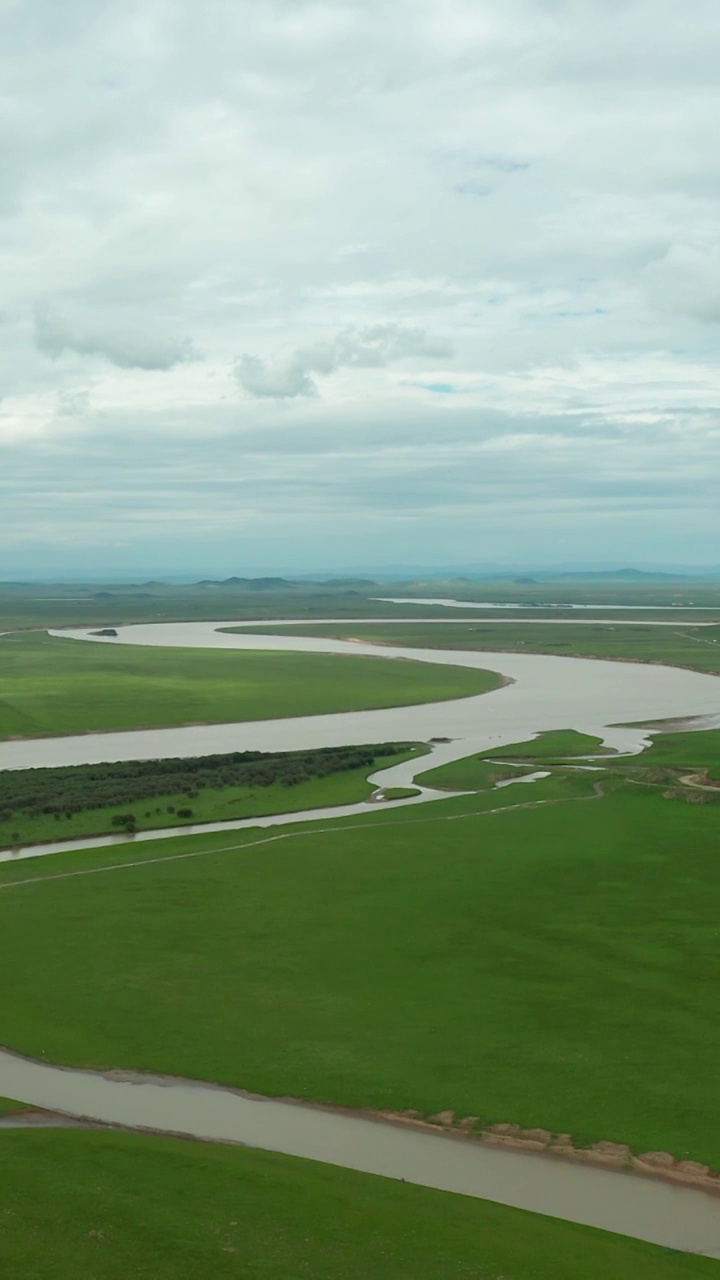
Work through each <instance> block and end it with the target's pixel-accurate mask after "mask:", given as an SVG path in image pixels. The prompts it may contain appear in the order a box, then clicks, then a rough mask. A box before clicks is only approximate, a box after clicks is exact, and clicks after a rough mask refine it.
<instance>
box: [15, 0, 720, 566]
mask: <svg viewBox="0 0 720 1280" xmlns="http://www.w3.org/2000/svg"><path fill="white" fill-rule="evenodd" d="M719 66H720V7H719V6H718V4H717V0H692V3H691V4H689V5H683V4H680V3H678V0H502V3H498V0H349V2H348V3H343V2H342V0H323V2H321V3H307V2H306V0H203V3H202V4H198V3H197V0H192V2H191V0H142V3H141V4H133V3H132V2H131V0H130V2H128V3H125V4H121V5H118V4H109V3H107V4H106V3H104V2H103V0H63V3H62V4H61V3H58V0H0V121H1V124H0V127H1V128H2V134H3V136H2V151H3V169H2V179H1V185H0V255H1V278H2V294H1V296H0V326H1V333H2V343H1V346H0V350H1V352H2V355H1V367H0V529H1V532H2V541H1V545H0V576H3V577H17V576H22V575H23V574H30V573H34V574H38V573H40V574H42V573H44V572H47V573H51V574H53V575H55V576H57V575H58V574H62V573H64V572H67V573H68V574H69V575H71V574H72V573H73V572H78V573H79V572H104V571H106V570H107V571H108V572H113V573H120V572H123V571H128V572H131V573H133V574H134V573H136V572H137V571H139V570H141V569H142V570H146V571H147V572H148V573H149V574H150V573H152V574H157V573H159V572H168V573H172V572H176V573H182V572H184V571H187V572H190V573H194V572H198V573H206V572H214V571H217V572H219V573H232V572H237V573H243V572H248V571H249V572H252V571H258V572H264V571H270V570H277V571H282V570H289V571H292V570H296V571H298V570H299V571H301V570H302V569H323V568H330V569H332V568H341V567H343V566H346V565H377V566H381V565H382V564H383V563H387V562H392V563H393V564H398V563H403V562H405V563H413V564H419V563H428V564H433V563H434V564H442V563H448V562H451V563H455V564H458V563H463V564H472V563H484V564H486V563H491V562H497V561H502V562H514V563H518V564H529V563H533V564H537V565H540V564H551V563H553V562H560V561H563V562H567V561H580V560H585V561H603V562H610V561H614V562H617V563H636V564H642V563H649V562H656V563H657V562H662V561H665V562H677V563H681V562H692V563H703V562H707V563H719V562H720V539H719V536H718V535H719V533H720V514H719V511H720V462H719V451H718V442H719V439H720V427H719V417H718V413H719V406H720V396H719V392H720V372H719V366H718V338H719V336H720V242H719V228H720V207H719V205H720V146H718V120H720V77H719V76H718V67H719Z"/></svg>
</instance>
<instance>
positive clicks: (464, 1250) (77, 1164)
mask: <svg viewBox="0 0 720 1280" xmlns="http://www.w3.org/2000/svg"><path fill="white" fill-rule="evenodd" d="M0 1153H2V1157H3V1158H2V1159H1V1160H0V1200H1V1201H2V1205H3V1210H2V1221H3V1227H2V1244H1V1248H2V1256H3V1263H4V1266H5V1269H6V1272H7V1274H8V1275H9V1276H18V1277H20V1276H22V1277H24V1278H27V1280H64V1278H65V1276H67V1275H69V1274H72V1277H73V1280H98V1277H102V1280H128V1278H129V1277H133V1278H137V1280H198V1277H201V1276H202V1277H205V1276H207V1277H212V1280H237V1277H239V1276H248V1277H250V1276H252V1277H253V1280H296V1278H297V1280H299V1278H300V1277H308V1278H312V1280H368V1277H373V1280H467V1278H468V1277H473V1280H499V1278H500V1277H502V1280H577V1277H578V1276H582V1277H583V1280H608V1277H611V1276H612V1277H630V1276H632V1280H696V1278H697V1280H701V1278H702V1277H710V1276H713V1275H716V1274H717V1263H716V1262H713V1261H711V1260H709V1259H706V1258H699V1257H694V1256H692V1255H690V1254H684V1253H675V1252H671V1251H669V1250H666V1249H658V1248H656V1247H654V1246H653V1245H648V1244H643V1243H642V1242H641V1241H638V1240H631V1239H629V1238H627V1237H625V1236H618V1235H611V1234H609V1233H606V1232H603V1231H596V1230H593V1229H592V1228H590V1227H582V1226H576V1225H574V1224H572V1223H566V1222H560V1221H558V1220H557V1219H555V1218H548V1217H541V1216H540V1215H536V1214H530V1213H525V1212H523V1211H521V1210H518V1209H511V1208H506V1207H505V1206H503V1205H499V1204H492V1203H490V1202H488V1201H484V1200H474V1199H471V1198H469V1197H466V1196H460V1195H449V1194H446V1193H444V1192H440V1191H431V1190H427V1189H425V1188H423V1187H415V1186H412V1185H411V1184H408V1183H405V1184H403V1183H398V1182H394V1181H391V1180H389V1179H385V1178H377V1177H372V1176H370V1175H368V1174H360V1173H354V1172H352V1171H349V1170H346V1169H337V1168H333V1167H331V1166H329V1165H322V1164H317V1163H314V1162H312V1161H308V1160H294V1159H290V1158H288V1157H286V1156H279V1155H275V1154H273V1153H270V1152H264V1151H250V1150H245V1149H242V1148H238V1147H218V1146H215V1147H212V1146H203V1145H202V1144H200V1143H189V1142H181V1141H179V1140H177V1139H171V1138H158V1137H143V1136H140V1135H134V1134H121V1133H98V1132H95V1133H92V1132H91V1133H87V1132H78V1131H70V1132H62V1131H57V1130H56V1131H46V1132H31V1131H25V1132H18V1131H5V1132H1V1131H0ZM59 1169H60V1170H62V1177H58V1170H59ZM69 1259H72V1270H71V1271H69V1270H68V1261H69Z"/></svg>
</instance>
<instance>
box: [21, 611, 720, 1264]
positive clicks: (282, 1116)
mask: <svg viewBox="0 0 720 1280" xmlns="http://www.w3.org/2000/svg"><path fill="white" fill-rule="evenodd" d="M325 621H332V620H325ZM338 621H340V620H338ZM343 621H345V620H343ZM417 621H421V620H420V619H417ZM237 625H239V624H237V623H234V622H232V621H229V622H217V623H207V622H203V623H178V624H155V625H142V626H130V627H125V628H122V629H121V630H120V633H119V635H118V637H117V638H116V639H112V638H100V637H94V636H92V635H91V634H90V633H89V632H88V631H87V630H84V631H71V632H68V631H64V632H61V633H56V634H61V635H63V636H64V637H67V636H71V637H74V638H76V639H78V640H79V641H80V640H82V641H92V642H93V643H101V644H102V643H105V644H118V643H120V644H141V645H148V644H150V645H171V646H182V647H189V646H190V647H203V648H217V647H219V648H223V649H228V648H233V649H238V650H242V649H253V650H258V649H264V650H285V651H287V650H294V651H297V652H315V653H343V654H348V653H352V654H355V655H357V654H363V653H364V654H367V655H369V656H370V655H372V656H377V657H382V658H384V659H388V660H399V661H422V662H431V663H439V664H453V665H457V666H467V667H474V668H486V669H491V670H493V671H497V672H500V673H501V674H502V675H503V676H504V677H506V679H507V680H508V681H511V682H512V683H508V684H506V685H505V686H504V687H503V688H501V689H498V690H496V691H494V692H493V693H489V694H483V695H481V696H478V697H472V698H464V699H458V700H456V701H451V702H444V703H434V704H428V705H426V706H417V707H402V708H394V709H387V710H379V711H367V712H356V713H352V714H349V715H347V714H346V715H325V716H313V717H297V718H296V717H292V716H289V717H288V718H287V719H284V720H280V721H258V722H252V723H246V724H229V725H203V726H190V727H187V728H181V729H160V730H149V731H139V732H131V733H110V734H92V735H83V736H79V737H71V738H50V739H35V740H32V741H24V742H6V743H2V744H0V768H4V769H13V768H23V767H31V766H36V767H40V766H47V765H61V764H80V763H94V762H98V761H104V760H122V759H134V760H137V759H147V758H150V757H160V756H171V755H175V756H189V755H202V754H206V753H210V752H219V751H233V750H246V749H258V750H265V751H276V750H291V749H296V748H298V749H299V748H303V747H317V746H340V745H346V744H360V743H367V742H382V741H398V740H414V741H428V740H430V739H432V738H447V739H450V741H447V742H439V743H437V744H436V745H435V753H434V756H433V764H439V763H444V762H446V761H449V760H452V759H457V758H459V757H461V756H464V755H467V754H469V753H470V752H472V751H474V750H487V749H488V747H489V748H494V747H497V748H500V747H502V746H503V745H505V744H507V743H510V742H514V741H519V740H525V739H527V738H531V737H533V736H534V735H536V734H537V733H539V732H542V731H543V730H546V729H560V728H574V729H577V730H580V731H582V732H586V733H591V734H595V735H597V736H598V737H600V738H602V739H603V740H604V742H605V743H606V744H607V745H610V746H614V747H616V748H618V749H620V750H624V751H633V750H639V749H640V748H641V746H642V744H643V742H644V741H645V740H646V734H645V731H644V730H643V729H641V728H631V727H627V726H628V722H648V721H653V722H657V721H662V720H665V719H678V718H681V717H685V718H692V717H704V718H710V719H711V720H714V719H715V717H720V680H717V679H716V678H715V677H713V676H707V675H702V674H699V673H697V672H691V671H685V670H681V669H678V668H670V667H660V666H654V665H640V664H633V663H619V662H602V661H598V660H591V659H577V658H558V657H547V656H538V655H531V654H503V653H486V652H483V653H472V652H455V651H451V650H418V649H411V648H402V647H396V646H385V645H383V646H376V645H371V644H360V643H352V644H348V643H347V642H343V641H332V640H321V639H312V638H308V637H301V636H293V635H281V634H276V633H275V634H272V635H267V636H262V635H242V634H228V633H226V632H222V631H219V630H218V628H220V627H229V626H237ZM246 625H247V626H248V627H258V626H261V625H262V623H257V622H254V623H247V624H246ZM272 625H281V624H272ZM289 710H290V708H289ZM706 722H707V720H706ZM623 725H624V726H625V727H618V726H623ZM427 767H428V760H427V757H424V758H423V759H416V760H410V761H407V762H405V763H403V764H400V765H395V766H391V767H390V768H388V769H385V770H382V771H381V774H380V775H375V781H376V783H378V782H379V781H380V779H382V785H385V786H390V785H393V786H396V785H408V784H409V783H411V782H412V780H413V778H414V776H415V774H416V773H418V774H419V773H420V772H421V771H422V769H424V768H427ZM443 794H444V793H443ZM434 798H435V797H434V796H433V795H431V796H429V797H419V798H418V799H419V801H420V802H421V803H427V800H428V799H434ZM416 803H417V801H416ZM359 807H360V808H361V809H362V811H363V812H367V805H363V806H359ZM343 812H346V809H344V810H343ZM309 816H310V815H306V814H293V815H289V817H288V820H289V821H293V822H298V821H302V820H304V819H307V818H308V817H309ZM256 821H257V824H258V825H260V823H261V821H262V820H256ZM220 825H221V827H222V828H223V829H226V828H227V825H228V824H225V823H223V824H220ZM185 833H186V834H187V829H185ZM152 834H153V833H149V835H150V836H152ZM100 843H103V842H101V841H93V842H87V844H88V846H92V847H95V846H97V845H98V844H100ZM65 847H67V846H65ZM119 874H121V872H119ZM34 884H35V888H33V886H32V885H30V884H28V885H24V886H16V888H15V889H14V890H13V892H21V893H24V892H28V891H30V892H36V891H38V888H39V886H40V885H41V884H42V880H40V881H36V882H34ZM44 891H48V892H51V889H50V888H49V887H48V888H47V889H46V890H44ZM119 1066H122V1064H119ZM0 1095H3V1096H5V1097H11V1098H13V1097H15V1098H19V1099H21V1100H22V1101H25V1102H28V1103H31V1104H34V1105H36V1106H39V1107H43V1108H47V1109H49V1110H54V1111H58V1112H62V1113H65V1114H67V1115H69V1116H74V1117H78V1116H81V1117H86V1118H90V1119H92V1120H94V1121H97V1122H101V1123H105V1124H111V1125H121V1126H125V1127H129V1128H134V1129H148V1130H155V1131H162V1132H168V1133H178V1134H187V1135H192V1136H194V1137H198V1138H205V1139H208V1140H212V1141H230V1142H240V1143H244V1144H246V1145H250V1146H256V1147H261V1148H265V1149H268V1150H274V1151H279V1152H283V1153H285V1154H287V1155H295V1156H303V1157H305V1158H308V1159H314V1160H320V1161H324V1162H326V1163H330V1164H336V1165H342V1166H344V1167H346V1168H351V1169H357V1170H361V1171H365V1172H368V1173H374V1174H380V1175H383V1176H386V1177H392V1178H405V1179H406V1180H407V1181H409V1182H414V1183H417V1184H419V1185H422V1186H428V1187H435V1188H439V1189H442V1190H446V1191H453V1192H459V1193H462V1194H465V1195H470V1196H478V1197H482V1198H486V1199H489V1200H495V1201H498V1202H500V1203H503V1204H509V1205H515V1206H517V1207H521V1208H524V1209H529V1210H533V1211H535V1212H538V1213H545V1214H551V1215H553V1216H556V1217H559V1218H564V1219H567V1220H568V1221H571V1222H579V1223H585V1224H588V1225H591V1226H596V1227H600V1228H603V1229H605V1230H609V1231H616V1232H619V1233H621V1234H625V1235H631V1236H635V1237H637V1238H639V1239H643V1240H648V1241H652V1242H654V1243H656V1244H661V1245H665V1246H668V1247H670V1248H675V1249H681V1250H687V1251H690V1252H696V1253H704V1254H707V1255H708V1256H712V1257H720V1196H715V1195H711V1194H709V1193H706V1192H703V1191H700V1190H695V1189H691V1188H686V1187H681V1186H673V1185H671V1184H669V1183H665V1182H663V1181H661V1180H659V1179H656V1178H651V1177H640V1176H632V1175H629V1174H625V1173H620V1172H611V1171H609V1170H604V1169H597V1168H593V1167H590V1166H588V1165H583V1164H577V1165H576V1164H574V1163H569V1162H567V1163H566V1162H564V1161H563V1160H561V1159H557V1158H552V1157H545V1156H542V1155H533V1154H526V1153H523V1152H518V1151H508V1150H501V1149H496V1148H493V1147H488V1146H485V1145H482V1144H480V1143H477V1142H472V1141H468V1140H463V1139H458V1138H453V1137H450V1136H447V1135H443V1134H434V1133H428V1132H423V1131H419V1130H415V1129H411V1128H407V1127H403V1126H395V1125H392V1124H390V1123H383V1122H381V1121H375V1120H372V1119H367V1118H364V1117H359V1116H352V1115H348V1114H345V1113H338V1112H334V1111H332V1110H329V1109H325V1108H319V1107H310V1106H304V1105H299V1104H297V1103H293V1102H288V1101H279V1100H266V1099H260V1098H256V1097H252V1096H247V1095H244V1094H242V1093H239V1092H235V1091H232V1090H227V1089H222V1088H219V1087H216V1086H214V1085H211V1084H202V1083H188V1082H182V1081H174V1080H171V1079H167V1078H163V1079H151V1078H147V1077H140V1076H131V1075H129V1074H126V1075H123V1073H122V1072H114V1073H111V1074H108V1075H102V1074H99V1073H94V1072H88V1071H75V1070H69V1069H66V1068H63V1067H59V1066H53V1065H51V1064H49V1063H37V1062H31V1061H28V1060H26V1059H23V1058H20V1057H18V1056H16V1055H15V1054H13V1053H11V1052H0Z"/></svg>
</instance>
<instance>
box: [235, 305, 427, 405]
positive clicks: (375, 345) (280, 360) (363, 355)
mask: <svg viewBox="0 0 720 1280" xmlns="http://www.w3.org/2000/svg"><path fill="white" fill-rule="evenodd" d="M452 353H453V348H452V345H451V343H449V342H447V341H445V340H443V339H442V338H433V337H431V336H430V335H429V334H427V333H425V332H424V330H422V329H414V328H408V327H403V326H402V325H398V324H375V325H368V326H367V328H365V329H344V330H343V331H342V332H341V333H338V334H337V335H336V336H335V337H334V338H333V339H331V340H330V341H329V342H318V343H316V345H315V346H310V347H299V348H298V349H297V350H295V351H290V352H289V353H288V354H286V355H280V356H276V357H274V358H271V359H269V360H263V359H261V358H260V357H259V356H251V355H243V356H241V357H240V359H239V360H238V362H237V364H236V366H235V376H236V378H237V381H238V382H239V384H240V386H241V387H242V388H243V390H244V391H246V392H247V393H248V395H251V396H258V397H271V398H274V399H278V400H279V399H290V398H293V397H295V396H314V395H317V390H318V388H317V383H316V382H315V379H314V378H313V377H312V375H313V374H323V375H325V376H327V375H328V374H331V373H336V372H337V370H338V369H384V368H385V367H386V366H387V365H389V364H393V363H395V362H396V361H398V360H408V359H420V358H424V359H426V360H439V359H443V358H449V357H450V356H451V355H452Z"/></svg>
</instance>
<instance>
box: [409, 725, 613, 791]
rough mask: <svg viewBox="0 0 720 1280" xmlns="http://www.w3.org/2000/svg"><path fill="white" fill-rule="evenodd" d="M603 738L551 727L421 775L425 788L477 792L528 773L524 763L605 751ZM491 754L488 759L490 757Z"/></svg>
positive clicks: (533, 763)
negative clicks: (507, 762)
mask: <svg viewBox="0 0 720 1280" xmlns="http://www.w3.org/2000/svg"><path fill="white" fill-rule="evenodd" d="M604 750H605V749H604V748H603V745H602V740H601V739H600V738H595V737H593V736H592V735H591V734H588V733H577V732H576V730H574V729H551V730H549V731H548V732H547V733H541V734H539V735H538V737H537V738H533V739H532V740H531V741H529V742H513V743H510V744H509V746H507V747H500V748H499V749H498V750H497V751H484V752H483V753H482V754H481V755H478V756H464V757H463V758H462V759H461V760H453V761H452V762H451V763H450V764H442V765H439V766H438V767H437V768H436V769H428V771H427V772H426V773H423V774H421V775H420V777H419V778H418V781H419V782H421V783H422V785H423V786H425V787H445V788H447V790H449V791H453V790H458V791H478V790H483V789H485V788H486V787H492V786H494V785H495V783H496V782H502V781H503V780H504V779H506V778H512V777H513V776H516V775H519V774H522V773H524V772H526V770H525V769H523V768H522V767H521V762H522V763H525V762H527V764H528V765H530V766H532V767H533V768H534V767H535V766H536V764H537V763H540V764H543V763H550V762H554V761H555V760H557V759H564V758H566V757H568V758H570V757H572V756H585V755H597V754H600V755H602V754H604ZM488 757H489V758H488ZM496 757H497V759H498V760H501V761H505V760H511V761H512V760H516V761H517V764H516V765H514V766H513V765H510V766H506V765H505V764H499V763H496V762H495V761H496Z"/></svg>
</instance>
